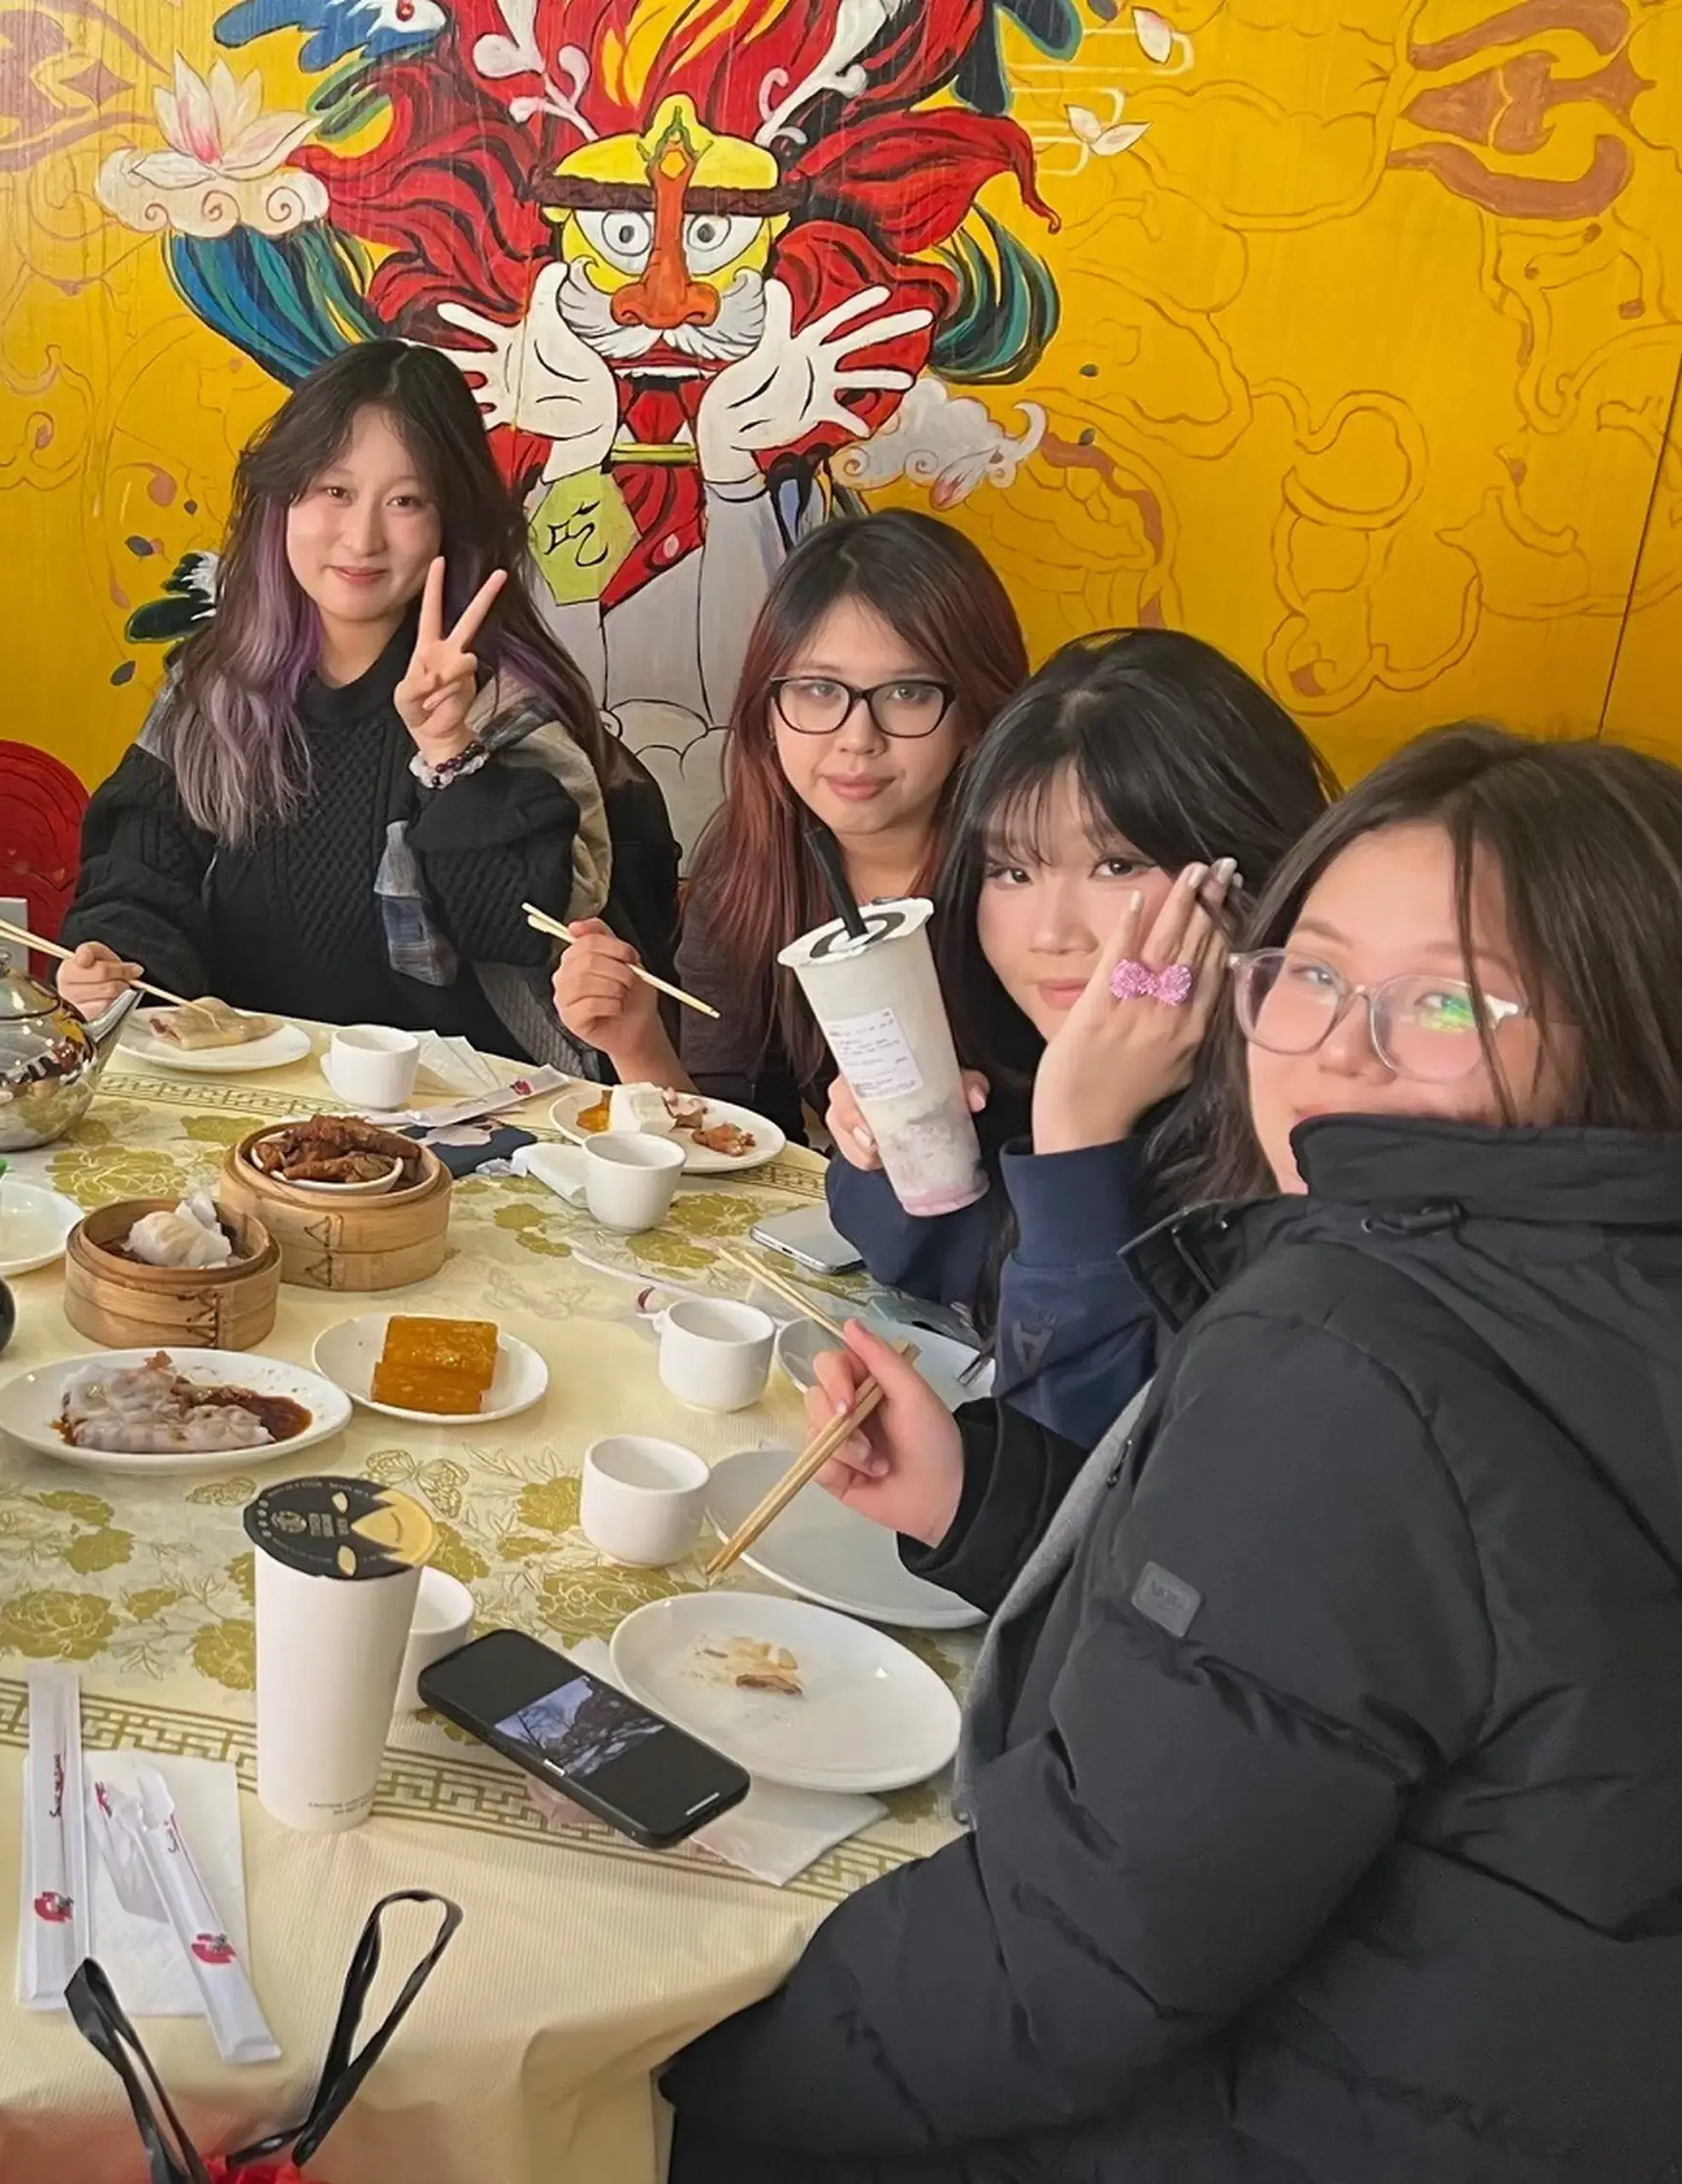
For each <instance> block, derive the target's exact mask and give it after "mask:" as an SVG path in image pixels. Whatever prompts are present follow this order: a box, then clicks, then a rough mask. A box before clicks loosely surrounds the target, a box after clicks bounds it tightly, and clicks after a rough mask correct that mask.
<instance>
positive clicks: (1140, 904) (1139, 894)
mask: <svg viewBox="0 0 1682 2184" xmlns="http://www.w3.org/2000/svg"><path fill="white" fill-rule="evenodd" d="M1127 908H1128V909H1130V910H1142V909H1144V888H1143V887H1135V888H1134V889H1133V891H1132V893H1131V894H1130V895H1129V896H1128V897H1127Z"/></svg>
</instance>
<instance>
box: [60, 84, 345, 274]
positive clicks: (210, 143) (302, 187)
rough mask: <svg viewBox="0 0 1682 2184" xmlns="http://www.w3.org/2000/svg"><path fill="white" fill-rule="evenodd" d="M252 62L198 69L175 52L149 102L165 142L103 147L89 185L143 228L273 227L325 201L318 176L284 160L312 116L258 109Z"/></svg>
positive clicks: (273, 230) (312, 213) (294, 224)
mask: <svg viewBox="0 0 1682 2184" xmlns="http://www.w3.org/2000/svg"><path fill="white" fill-rule="evenodd" d="M262 98H263V86H262V82H261V79H260V78H259V76H258V75H257V74H256V73H255V71H253V73H251V74H250V75H248V76H247V77H246V78H245V79H244V80H243V82H236V80H235V78H234V73H233V71H232V70H231V69H230V67H228V64H227V62H226V61H218V62H217V63H216V64H215V66H214V67H212V69H211V72H210V73H209V75H208V77H205V76H201V75H200V74H199V73H197V71H196V70H195V69H193V68H190V67H188V65H187V63H186V61H184V60H183V58H182V56H181V55H180V54H177V55H176V56H175V85H174V89H173V90H159V91H158V92H157V94H156V95H155V100H154V103H155V106H156V108H157V114H158V126H159V127H160V129H161V130H162V131H163V135H164V142H165V145H166V149H165V150H162V151H155V152H143V151H139V150H137V149H136V148H134V147H133V146H128V147H125V148H124V149H123V150H122V151H119V152H113V154H111V157H110V158H109V159H108V160H106V162H105V164H104V166H102V167H101V169H100V171H99V176H98V179H97V180H96V183H95V184H94V189H95V194H96V196H97V197H98V199H99V201H100V203H101V204H102V206H104V207H105V209H106V210H107V212H111V213H113V214H114V215H115V216H116V218H118V219H119V220H120V221H121V222H122V223H123V224H124V226H125V227H129V228H137V229H140V230H141V231H142V232H143V233H144V234H155V233H158V232H159V231H160V230H161V229H166V228H167V229H174V230H175V232H176V233H178V234H179V235H205V236H211V235H227V234H229V233H230V231H231V230H232V229H235V228H239V227H247V228H256V229H259V231H260V232H261V233H262V234H264V235H288V234H289V233H290V232H291V231H292V230H293V229H294V228H298V227H301V226H302V225H303V224H304V222H305V221H306V220H317V219H319V218H321V217H322V215H323V213H324V212H326V210H327V191H326V189H325V188H324V186H323V184H322V183H321V182H320V181H319V180H318V179H317V177H315V176H314V175H311V174H305V173H303V172H302V171H300V169H298V168H296V167H288V166H287V164H286V162H287V160H288V159H289V158H290V157H291V155H292V154H293V153H294V152H295V151H296V150H297V149H298V147H299V146H300V144H301V143H302V142H304V140H305V138H306V137H308V136H310V135H311V132H312V131H313V130H314V129H315V126H316V122H315V119H314V117H313V116H311V115H310V114H307V113H270V114H265V113H263V112H262Z"/></svg>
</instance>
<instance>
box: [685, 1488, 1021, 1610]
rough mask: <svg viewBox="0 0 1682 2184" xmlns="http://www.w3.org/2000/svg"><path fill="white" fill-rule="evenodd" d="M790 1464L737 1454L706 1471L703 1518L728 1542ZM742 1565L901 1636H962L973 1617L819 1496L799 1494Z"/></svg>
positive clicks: (877, 1528)
mask: <svg viewBox="0 0 1682 2184" xmlns="http://www.w3.org/2000/svg"><path fill="white" fill-rule="evenodd" d="M793 1461H794V1450H793V1449H741V1450H739V1451H738V1452H737V1454H736V1455H733V1456H726V1457H725V1458H724V1460H723V1461H721V1462H719V1463H716V1464H714V1465H713V1483H712V1484H711V1485H710V1486H709V1487H708V1488H707V1520H708V1522H709V1523H710V1524H711V1525H713V1529H714V1531H716V1532H717V1533H718V1535H719V1538H720V1539H728V1538H729V1537H730V1534H731V1533H732V1532H733V1531H735V1530H736V1526H737V1525H739V1524H740V1523H741V1522H742V1519H743V1518H744V1517H745V1516H746V1515H747V1514H748V1511H749V1510H750V1509H753V1508H756V1507H758V1505H759V1503H760V1501H761V1500H763V1498H764V1497H765V1495H766V1494H767V1493H768V1492H769V1491H770V1490H771V1488H772V1487H773V1486H775V1485H776V1484H777V1480H778V1479H779V1478H782V1476H783V1472H785V1471H787V1470H788V1468H789V1465H790V1464H791V1463H793ZM742 1560H743V1561H744V1562H745V1563H746V1564H747V1565H748V1568H749V1569H750V1570H757V1571H759V1573H760V1577H769V1578H771V1580H772V1582H773V1583H776V1584H778V1585H786V1586H787V1587H788V1589H789V1591H790V1592H791V1593H798V1594H800V1596H801V1598H802V1599H804V1600H816V1601H817V1603H818V1606H820V1607H833V1608H838V1609H839V1610H840V1611H841V1613H842V1614H844V1615H862V1616H863V1617H864V1618H865V1620H866V1621H867V1622H870V1623H894V1624H897V1625H898V1626H899V1629H902V1630H963V1629H967V1628H968V1627H969V1624H971V1623H979V1622H981V1610H980V1608H978V1607H972V1606H970V1605H969V1601H968V1600H959V1598H958V1597H957V1594H956V1593H946V1592H942V1591H941V1589H940V1587H939V1586H938V1585H930V1584H926V1583H924V1582H923V1580H922V1578H921V1577H912V1575H911V1572H910V1571H909V1570H907V1569H906V1568H905V1565H904V1564H903V1563H902V1562H901V1561H900V1560H899V1549H898V1548H897V1547H896V1546H895V1544H894V1539H893V1533H892V1532H890V1531H883V1529H882V1526H881V1525H873V1524H871V1523H870V1520H869V1519H868V1518H864V1517H861V1516H860V1515H859V1514H858V1511H857V1510H856V1509H849V1508H847V1507H844V1505H843V1504H842V1503H841V1502H837V1501H836V1499H835V1496H834V1495H833V1494H826V1493H825V1492H824V1489H823V1488H822V1487H821V1486H807V1487H803V1488H802V1489H801V1490H800V1492H799V1493H798V1494H797V1495H796V1496H794V1500H793V1501H792V1502H790V1503H789V1506H788V1507H787V1508H786V1509H785V1510H784V1511H783V1514H782V1515H781V1516H780V1517H778V1518H777V1519H774V1521H773V1522H772V1523H771V1524H769V1525H766V1526H765V1530H764V1531H762V1532H761V1533H760V1536H759V1537H758V1539H756V1540H755V1541H754V1544H753V1545H752V1547H750V1548H748V1551H747V1553H746V1554H744V1555H743V1556H742Z"/></svg>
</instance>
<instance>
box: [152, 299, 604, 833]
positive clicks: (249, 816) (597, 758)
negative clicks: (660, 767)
mask: <svg viewBox="0 0 1682 2184" xmlns="http://www.w3.org/2000/svg"><path fill="white" fill-rule="evenodd" d="M369 408H373V409H378V410H384V411H385V412H386V413H387V416H388V417H389V418H390V420H391V422H392V426H393V429H394V430H395V431H396V432H397V433H399V435H400V437H401V438H402V439H403V441H404V444H405V445H406V447H407V448H408V450H409V451H410V455H411V456H413V458H414V462H415V466H416V469H417V470H418V471H419V473H420V474H421V476H422V479H423V480H424V481H425V484H426V485H427V489H428V491H429V492H430V493H431V495H432V497H433V498H434V502H436V504H437V507H438V512H439V521H440V525H441V527H442V543H441V545H440V547H439V551H440V552H441V553H442V554H443V555H445V559H446V562H447V575H446V581H445V608H444V611H445V618H446V622H447V620H448V619H450V618H453V617H454V616H455V615H457V614H459V613H461V611H462V609H463V607H465V606H466V605H467V603H468V601H469V599H471V598H472V596H473V595H474V592H475V591H477V590H478V589H479V587H480V584H483V583H484V581H485V579H486V577H487V576H489V575H490V573H491V572H492V570H493V569H506V570H507V571H508V582H507V583H506V584H504V585H503V590H502V591H501V594H500V595H499V596H498V600H497V602H496V604H495V606H494V607H492V610H491V613H490V615H489V618H488V619H487V620H486V623H485V625H484V627H483V628H482V629H481V630H480V633H479V636H478V637H477V638H476V639H475V641H474V651H475V653H476V655H477V657H478V659H479V660H480V663H481V665H482V666H484V667H485V668H487V669H488V670H490V671H492V673H495V672H496V671H498V670H499V669H503V668H505V669H507V670H508V671H509V673H510V674H512V675H514V676H515V677H518V678H519V680H520V681H521V682H522V683H524V684H525V685H526V686H527V688H528V689H531V690H533V691H535V692H536V693H537V694H538V696H540V697H541V698H543V699H544V700H546V701H547V702H548V704H549V705H550V706H552V707H553V708H554V714H555V717H556V720H557V721H559V722H560V723H562V726H563V727H564V728H565V729H567V732H568V733H569V734H570V735H571V736H572V737H573V741H575V742H576V743H578V745H579V747H580V748H581V749H582V750H583V751H584V752H585V753H586V755H587V756H588V757H589V758H590V760H591V764H592V765H593V766H594V767H595V768H596V770H597V775H598V776H599V777H600V778H601V779H602V781H603V783H604V784H606V783H608V782H610V781H614V780H615V779H617V778H618V776H619V773H620V764H621V761H620V758H619V756H618V746H617V745H616V744H615V743H614V741H613V739H612V738H611V737H610V736H609V735H608V732H607V730H606V729H605V728H604V727H603V726H602V718H601V715H600V713H599V712H597V706H596V701H595V700H594V698H593V697H592V696H591V693H590V688H589V686H588V685H587V684H586V683H585V680H584V677H582V676H581V675H580V674H579V671H578V669H577V667H576V666H575V665H573V661H572V659H570V658H569V657H568V655H567V653H565V652H564V651H563V650H562V648H561V647H560V645H558V644H557V643H556V640H555V639H554V637H553V636H550V632H549V631H548V630H547V629H546V628H545V627H544V624H543V622H542V620H541V619H540V618H539V616H538V611H537V608H536V607H534V606H533V603H532V599H531V595H530V593H529V592H528V591H527V588H526V575H525V568H526V533H525V523H524V519H523V518H522V517H521V513H520V509H519V508H518V506H517V504H516V503H515V500H514V497H513V496H512V495H511V494H510V493H509V490H508V487H507V486H506V485H504V484H503V479H502V477H501V475H500V473H498V469H497V467H496V464H495V462H493V461H492V456H491V450H490V446H489V444H488V443H487V441H486V438H485V427H484V426H483V425H482V423H481V422H480V416H479V406H478V404H476V403H475V402H474V398H473V396H472V394H471V393H470V392H469V389H468V385H467V382H466V380H464V379H463V377H462V375H461V374H460V372H459V371H458V370H457V369H456V367H455V365H454V364H452V363H450V361H449V360H448V358H447V357H441V356H439V354H438V352H437V351H435V350H433V349H428V348H422V347H411V346H410V345H409V344H408V343H406V342H403V341H366V342H362V343H359V344H358V346H355V347H353V348H350V349H346V350H345V351H343V352H342V353H341V354H340V355H339V356H337V357H334V358H333V359H332V361H331V362H330V363H325V364H323V365H322V366H321V367H320V368H319V369H318V370H316V371H313V372H311V374H310V375H309V377H308V378H307V379H305V380H300V383H299V385H298V386H296V387H295V388H294V391H293V392H292V394H291V396H290V398H288V400H287V401H286V402H285V403H284V404H282V406H281V408H280V409H279V410H277V411H276V413H275V415H274V416H272V417H271V419H270V420H269V421H268V423H267V424H266V425H265V426H264V427H262V428H261V430H260V431H259V433H257V434H256V436H255V438H254V439H253V440H252V441H251V444H249V446H247V449H246V450H245V452H244V454H243V455H242V456H241V457H240V460H239V466H238V468H237V469H236V472H235V474H234V504H233V513H232V515H231V516H230V520H229V525H228V537H227V541H226V544H225V546H224V549H223V556H222V564H221V568H220V571H219V572H218V582H217V600H216V614H215V619H213V620H212V622H211V624H210V625H209V626H208V628H207V629H206V630H203V631H202V632H201V634H200V635H199V636H196V637H195V638H194V639H193V640H192V642H190V643H189V646H188V648H187V650H186V653H185V655H184V657H183V663H182V667H181V674H180V680H179V683H178V687H177V690H176V694H175V700H174V702H173V704H172V706H171V709H170V714H169V718H168V722H167V725H166V734H167V736H168V739H169V752H170V761H171V764H172V768H173V770H174V772H175V777H176V781H177V783H178V787H179V789H180V793H181V799H182V802H183V804H185V805H186V808H187V810H188V811H189V814H190V815H191V816H192V817H193V818H194V819H195V821H196V822H198V824H199V825H200V826H201V827H202V828H205V829H206V830H207V832H208V833H210V834H213V835H214V836H215V837H216V838H217V839H218V840H219V841H224V842H239V841H243V840H247V839H249V837H250V836H251V834H253V832H254V831H255V830H256V829H257V828H259V826H261V825H263V824H265V822H276V821H278V822H284V821H286V820H288V819H289V818H291V817H292V816H294V814H295V813H296V811H297V810H298V806H299V804H300V799H301V798H302V795H303V793H304V789H305V760H304V752H303V748H302V744H301V741H300V735H299V729H298V717H297V704H298V694H299V692H300V690H301V689H302V688H303V687H304V684H305V683H306V681H307V679H308V677H309V676H310V674H311V671H312V670H313V668H314V666H315V664H316V659H317V653H318V651H319V648H320V641H321V640H320V627H319V624H318V623H317V617H316V610H315V607H314V606H313V604H312V603H311V601H310V599H309V598H308V597H307V596H306V594H305V593H304V592H303V591H302V590H300V586H299V584H298V583H297V580H296V578H294V576H293V574H292V571H291V569H290V567H289V566H288V562H287V556H286V519H287V510H288V508H290V507H291V505H292V503H293V502H294V501H296V500H298V499H299V498H300V497H301V496H302V495H303V494H304V493H305V492H306V491H307V490H308V489H309V487H310V485H311V484H312V483H313V482H314V481H315V479H317V478H318V477H319V476H320V475H321V473H322V472H323V470H325V469H327V468H329V466H330V465H331V464H332V463H333V462H335V461H336V460H337V459H338V457H339V456H340V454H341V453H342V451H343V450H344V448H345V445H346V442H347V441H348V440H349V439H350V436H351V433H352V428H353V427H354V425H355V422H356V419H357V415H358V412H359V411H361V410H365V409H369Z"/></svg>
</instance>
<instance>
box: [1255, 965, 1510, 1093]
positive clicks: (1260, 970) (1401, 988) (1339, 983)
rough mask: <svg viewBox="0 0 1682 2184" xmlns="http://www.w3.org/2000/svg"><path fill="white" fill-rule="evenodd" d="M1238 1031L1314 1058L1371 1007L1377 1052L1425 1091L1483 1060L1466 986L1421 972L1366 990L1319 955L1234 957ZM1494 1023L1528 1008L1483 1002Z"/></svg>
mask: <svg viewBox="0 0 1682 2184" xmlns="http://www.w3.org/2000/svg"><path fill="white" fill-rule="evenodd" d="M1227 962H1228V965H1229V967H1231V971H1232V973H1233V974H1234V979H1235V985H1234V992H1233V998H1234V1001H1235V1002H1236V1004H1237V1014H1238V1028H1239V1030H1240V1031H1242V1032H1243V1035H1244V1037H1246V1038H1247V1039H1248V1041H1249V1042H1250V1043H1251V1044H1252V1045H1253V1046H1257V1047H1263V1048H1266V1050H1267V1052H1268V1053H1269V1054H1312V1053H1313V1052H1314V1051H1315V1049H1316V1048H1318V1047H1323V1046H1324V1044H1325V1043H1326V1041H1327V1040H1328V1039H1329V1038H1330V1037H1331V1035H1332V1033H1333V1032H1334V1031H1336V1028H1337V1026H1338V1025H1340V1024H1341V1023H1342V1020H1343V1019H1344V1017H1345V1016H1347V1014H1348V1013H1349V1010H1350V1009H1351V1008H1352V1007H1353V1005H1354V1004H1355V1002H1365V1006H1366V1013H1367V1025H1368V1028H1369V1031H1371V1037H1372V1046H1373V1051H1374V1053H1375V1054H1376V1055H1377V1056H1378V1059H1379V1060H1380V1061H1382V1063H1383V1065H1384V1066H1385V1068H1386V1069H1388V1070H1389V1071H1391V1072H1393V1073H1394V1075H1395V1076H1397V1077H1411V1078H1413V1079H1414V1081H1415V1082H1416V1083H1424V1084H1452V1083H1456V1082H1457V1081H1458V1079H1459V1078H1461V1077H1468V1076H1470V1074H1471V1072H1472V1071H1473V1070H1475V1068H1476V1067H1477V1066H1478V1065H1479V1063H1480V1062H1481V1060H1483V1042H1482V1040H1481V1037H1479V1034H1478V1002H1477V996H1475V994H1474V993H1473V991H1472V990H1471V988H1470V986H1469V985H1467V984H1466V982H1465V980H1464V979H1439V978H1434V977H1431V976H1430V975H1429V974H1428V973H1425V972H1423V971H1419V972H1416V971H1406V972H1404V973H1402V974H1401V976H1400V977H1399V978H1394V979H1383V980H1382V982H1381V983H1380V984H1379V985H1376V986H1360V985H1355V983H1354V981H1353V979H1346V978H1345V977H1344V976H1343V974H1342V972H1341V971H1334V970H1333V969H1332V967H1331V966H1330V964H1329V963H1321V962H1318V961H1316V960H1315V958H1314V957H1313V956H1301V955H1299V954H1298V953H1297V952H1296V951H1295V950H1294V949H1290V948H1260V949H1257V950H1255V951H1254V953H1253V954H1250V955H1248V956H1228V958H1227ZM1483 1010H1484V1015H1485V1018H1486V1020H1487V1022H1488V1024H1489V1025H1491V1027H1492V1028H1494V1029H1499V1026H1500V1025H1503V1024H1505V1023H1509V1022H1510V1021H1511V1019H1513V1018H1514V1017H1516V1016H1528V1015H1529V1014H1530V1013H1531V1012H1530V1011H1529V1009H1528V1008H1526V1007H1525V1006H1524V1004H1523V1003H1522V1002H1516V1001H1500V1000H1498V999H1497V998H1496V997H1495V996H1494V995H1493V994H1485V995H1484V996H1483Z"/></svg>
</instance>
